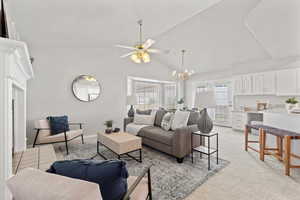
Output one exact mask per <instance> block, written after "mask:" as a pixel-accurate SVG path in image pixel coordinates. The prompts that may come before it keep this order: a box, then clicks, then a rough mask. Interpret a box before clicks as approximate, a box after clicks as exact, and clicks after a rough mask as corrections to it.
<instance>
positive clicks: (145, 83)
mask: <svg viewBox="0 0 300 200" xmlns="http://www.w3.org/2000/svg"><path fill="white" fill-rule="evenodd" d="M127 83H128V87H127V95H132V94H135V95H136V98H137V105H136V106H135V108H137V109H142V110H145V109H158V108H159V107H163V108H166V109H173V108H175V106H176V99H177V96H176V83H174V82H168V81H156V80H149V79H143V78H136V77H128V82H127Z"/></svg>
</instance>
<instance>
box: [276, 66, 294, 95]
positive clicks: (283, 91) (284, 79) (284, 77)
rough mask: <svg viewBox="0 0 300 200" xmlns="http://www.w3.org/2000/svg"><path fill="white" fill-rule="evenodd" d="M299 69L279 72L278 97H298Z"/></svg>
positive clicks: (277, 81)
mask: <svg viewBox="0 0 300 200" xmlns="http://www.w3.org/2000/svg"><path fill="white" fill-rule="evenodd" d="M297 71H298V70H297V69H286V70H281V71H277V73H276V76H277V77H276V83H277V95H278V96H294V95H297Z"/></svg>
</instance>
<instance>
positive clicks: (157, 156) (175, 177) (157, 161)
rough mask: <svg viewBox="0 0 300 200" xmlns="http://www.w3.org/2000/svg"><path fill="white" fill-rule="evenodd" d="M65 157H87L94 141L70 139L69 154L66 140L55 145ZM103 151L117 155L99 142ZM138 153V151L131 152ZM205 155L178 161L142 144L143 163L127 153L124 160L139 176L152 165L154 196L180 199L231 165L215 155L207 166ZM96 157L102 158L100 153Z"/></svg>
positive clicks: (161, 198)
mask: <svg viewBox="0 0 300 200" xmlns="http://www.w3.org/2000/svg"><path fill="white" fill-rule="evenodd" d="M55 149H56V152H58V153H59V154H60V155H61V156H63V157H60V158H63V159H68V160H70V159H86V158H90V157H92V156H93V155H95V153H96V144H95V141H93V142H92V141H87V142H86V143H85V144H78V143H70V145H69V152H70V154H69V155H66V152H65V146H64V145H63V144H61V145H56V146H55ZM100 152H102V153H103V154H104V155H105V156H106V157H107V158H109V159H115V158H116V155H115V154H113V153H112V152H111V151H109V150H107V149H106V148H105V147H103V146H100ZM131 155H133V156H135V157H137V156H138V155H139V154H138V153H135V152H133V153H131ZM204 157H205V156H204V155H203V159H200V158H199V155H198V156H197V157H196V156H195V161H194V164H192V162H191V158H189V157H188V158H186V159H185V161H184V163H182V164H178V163H177V161H176V159H175V158H174V157H171V156H168V155H166V154H164V153H161V152H158V151H156V150H154V149H151V148H149V147H143V163H138V162H137V161H135V160H133V159H131V158H129V157H127V156H124V158H122V160H124V161H126V164H127V169H128V171H129V174H130V175H133V176H138V175H139V174H140V173H141V172H142V170H143V169H144V168H145V167H146V166H149V165H153V166H152V167H151V178H152V189H153V199H155V200H179V199H184V198H185V197H187V196H188V195H189V194H190V193H191V192H193V191H194V190H195V189H196V188H198V187H199V186H200V185H201V184H202V183H204V182H205V181H206V180H207V179H208V178H210V177H211V176H212V175H214V174H216V173H217V172H218V171H220V170H221V169H222V168H224V167H225V166H227V165H228V163H229V162H228V161H225V160H222V159H219V164H218V165H216V159H214V157H212V159H211V168H212V170H210V171H208V169H207V159H206V157H205V158H204ZM95 159H96V160H103V158H102V157H100V156H97V157H96V158H95Z"/></svg>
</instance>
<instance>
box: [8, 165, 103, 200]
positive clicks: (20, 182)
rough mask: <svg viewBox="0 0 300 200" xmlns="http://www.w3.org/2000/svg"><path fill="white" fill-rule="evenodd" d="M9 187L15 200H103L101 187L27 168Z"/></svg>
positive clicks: (19, 173) (18, 174) (17, 175)
mask: <svg viewBox="0 0 300 200" xmlns="http://www.w3.org/2000/svg"><path fill="white" fill-rule="evenodd" d="M6 183H7V186H8V188H9V190H10V191H11V193H12V195H13V199H15V200H41V199H42V200H53V199H63V200H95V199H97V200H101V199H102V198H101V195H100V190H99V185H97V184H95V183H92V182H87V181H83V180H79V179H72V178H68V177H65V176H60V175H55V174H49V173H46V172H43V171H41V170H38V169H32V168H26V169H23V170H21V171H20V172H18V173H17V174H16V175H15V176H12V177H11V178H9V179H8V180H7V181H6Z"/></svg>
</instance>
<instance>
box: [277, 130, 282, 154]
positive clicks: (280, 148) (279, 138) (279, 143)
mask: <svg viewBox="0 0 300 200" xmlns="http://www.w3.org/2000/svg"><path fill="white" fill-rule="evenodd" d="M276 142H277V148H278V155H279V156H280V158H281V159H282V138H281V137H279V136H277V141H276Z"/></svg>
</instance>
